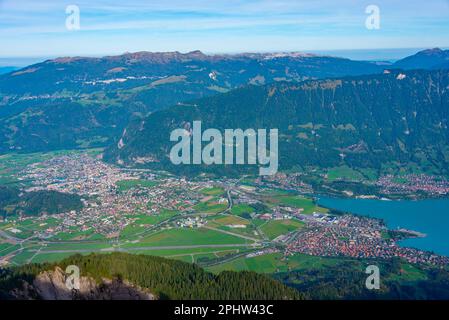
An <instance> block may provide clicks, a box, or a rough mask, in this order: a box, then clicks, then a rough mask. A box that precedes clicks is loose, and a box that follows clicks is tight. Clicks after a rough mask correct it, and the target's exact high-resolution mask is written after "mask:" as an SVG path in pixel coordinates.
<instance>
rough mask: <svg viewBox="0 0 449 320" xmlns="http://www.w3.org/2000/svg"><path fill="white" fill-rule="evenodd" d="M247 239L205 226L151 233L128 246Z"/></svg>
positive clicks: (224, 241)
mask: <svg viewBox="0 0 449 320" xmlns="http://www.w3.org/2000/svg"><path fill="white" fill-rule="evenodd" d="M242 243H246V241H245V240H244V239H242V238H238V237H235V236H232V235H229V234H224V233H221V232H218V231H214V230H208V229H204V228H197V229H190V228H189V229H187V228H185V229H166V230H162V231H160V232H156V233H154V234H151V235H149V236H147V237H145V238H143V239H141V240H140V242H138V243H126V244H124V245H123V247H124V248H126V247H139V246H140V247H145V246H149V247H150V246H188V245H201V244H212V245H213V244H242Z"/></svg>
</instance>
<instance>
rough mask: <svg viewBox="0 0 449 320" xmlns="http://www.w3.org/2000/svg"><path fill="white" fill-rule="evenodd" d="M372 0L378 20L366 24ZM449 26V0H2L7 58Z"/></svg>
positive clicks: (362, 36) (298, 46)
mask: <svg viewBox="0 0 449 320" xmlns="http://www.w3.org/2000/svg"><path fill="white" fill-rule="evenodd" d="M372 4H374V5H377V6H378V7H379V9H380V29H378V30H368V29H367V28H366V27H365V20H366V18H367V16H368V14H366V13H365V8H366V7H367V6H368V5H372ZM67 5H77V6H78V7H79V9H80V12H81V14H80V22H81V25H80V27H81V28H80V30H77V31H69V30H67V28H66V25H65V21H66V18H67V14H66V12H65V10H66V6H67ZM448 35H449V0H425V1H423V0H419V1H418V0H408V1H404V0H368V1H365V0H319V1H317V0H182V1H181V0H162V1H160V0H147V1H138V0H124V1H111V0H89V1H88V0H70V1H65V0H53V1H51V0H0V58H1V57H54V56H73V55H91V56H92V55H108V54H120V53H123V52H127V51H128V52H134V51H142V50H147V51H174V50H178V51H181V52H186V51H191V50H196V49H199V50H202V51H204V52H207V53H223V52H226V53H232V52H248V51H250V52H256V51H316V52H322V51H326V50H350V49H384V48H429V47H449V36H448Z"/></svg>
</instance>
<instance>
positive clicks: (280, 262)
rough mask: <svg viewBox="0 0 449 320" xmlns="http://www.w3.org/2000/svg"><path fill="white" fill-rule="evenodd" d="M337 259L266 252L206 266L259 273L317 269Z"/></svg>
mask: <svg viewBox="0 0 449 320" xmlns="http://www.w3.org/2000/svg"><path fill="white" fill-rule="evenodd" d="M338 262H339V260H338V259H333V258H322V257H315V256H308V255H304V254H295V255H294V256H290V257H288V258H287V259H283V255H282V254H281V253H272V254H266V255H263V256H258V257H253V258H246V257H240V258H238V259H235V260H232V261H230V262H227V263H224V264H219V265H216V266H212V267H208V268H207V270H209V271H211V272H214V273H219V272H221V271H225V270H230V271H254V272H260V273H275V272H286V271H289V270H301V269H317V268H323V267H326V266H334V265H336V264H337V263H338Z"/></svg>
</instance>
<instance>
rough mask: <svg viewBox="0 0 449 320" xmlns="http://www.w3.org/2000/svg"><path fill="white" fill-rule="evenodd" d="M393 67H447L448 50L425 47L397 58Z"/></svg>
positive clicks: (448, 63)
mask: <svg viewBox="0 0 449 320" xmlns="http://www.w3.org/2000/svg"><path fill="white" fill-rule="evenodd" d="M394 66H395V67H398V68H402V69H446V68H448V67H449V50H443V49H440V48H432V49H426V50H422V51H419V52H417V53H416V54H414V55H412V56H409V57H406V58H404V59H401V60H398V61H397V62H396V63H395V64H394Z"/></svg>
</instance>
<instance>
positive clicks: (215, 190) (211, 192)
mask: <svg viewBox="0 0 449 320" xmlns="http://www.w3.org/2000/svg"><path fill="white" fill-rule="evenodd" d="M200 192H201V193H202V194H205V195H208V196H219V195H222V194H224V193H225V190H224V189H223V188H219V187H211V188H204V189H202V190H201V191H200Z"/></svg>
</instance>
